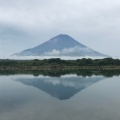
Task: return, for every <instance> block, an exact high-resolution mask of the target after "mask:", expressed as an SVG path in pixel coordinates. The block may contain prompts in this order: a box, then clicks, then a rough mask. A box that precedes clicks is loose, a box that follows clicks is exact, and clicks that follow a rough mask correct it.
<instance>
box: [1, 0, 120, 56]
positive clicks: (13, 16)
mask: <svg viewBox="0 0 120 120" xmlns="http://www.w3.org/2000/svg"><path fill="white" fill-rule="evenodd" d="M58 34H68V35H70V36H72V37H73V38H75V39H76V40H78V41H79V42H81V43H82V44H84V45H86V46H88V47H90V48H92V49H94V50H97V51H99V52H101V53H104V54H107V55H110V56H116V57H120V0H0V58H7V57H9V56H10V55H11V54H13V53H16V52H19V51H21V50H24V49H26V48H32V47H34V46H36V45H39V44H41V43H43V42H45V41H47V40H49V39H50V38H52V37H54V36H57V35H58Z"/></svg>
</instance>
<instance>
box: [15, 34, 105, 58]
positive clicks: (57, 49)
mask: <svg viewBox="0 0 120 120" xmlns="http://www.w3.org/2000/svg"><path fill="white" fill-rule="evenodd" d="M14 55H16V56H57V57H59V56H69V57H86V56H91V57H107V55H104V54H102V53H99V52H97V51H95V50H93V49H91V48H88V47H87V46H85V45H83V44H81V43H79V42H77V41H76V40H75V39H73V38H72V37H70V36H69V35H65V34H60V35H58V36H56V37H54V38H52V39H50V40H48V41H46V42H44V43H43V44H41V45H38V46H36V47H34V48H30V49H26V50H23V51H21V52H19V53H16V54H14Z"/></svg>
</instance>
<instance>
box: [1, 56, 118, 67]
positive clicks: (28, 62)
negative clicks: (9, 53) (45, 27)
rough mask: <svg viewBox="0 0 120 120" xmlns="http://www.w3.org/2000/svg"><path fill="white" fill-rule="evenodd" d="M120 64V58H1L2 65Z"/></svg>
mask: <svg viewBox="0 0 120 120" xmlns="http://www.w3.org/2000/svg"><path fill="white" fill-rule="evenodd" d="M55 65H59V66H120V60H119V59H113V58H104V59H94V60H93V59H90V58H88V59H86V58H82V59H77V60H61V59H60V58H51V59H44V60H38V59H34V60H10V59H4V60H2V59H1V60H0V66H21V67H22V66H55Z"/></svg>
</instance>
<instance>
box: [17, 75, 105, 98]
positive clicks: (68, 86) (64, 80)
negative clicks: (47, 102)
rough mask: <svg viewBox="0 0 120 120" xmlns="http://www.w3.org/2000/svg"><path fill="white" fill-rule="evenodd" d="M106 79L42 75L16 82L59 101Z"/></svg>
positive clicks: (18, 79)
mask: <svg viewBox="0 0 120 120" xmlns="http://www.w3.org/2000/svg"><path fill="white" fill-rule="evenodd" d="M104 78H105V77H103V76H91V77H82V76H77V75H75V74H73V75H72V74H71V75H64V76H61V77H49V76H42V75H40V76H38V77H30V78H26V77H21V78H16V81H18V82H21V83H23V84H24V85H28V86H33V87H35V88H38V89H39V90H42V91H44V92H46V93H48V94H49V95H51V96H53V97H55V98H57V99H59V100H67V99H70V98H71V97H73V96H74V95H75V94H76V93H78V92H80V91H82V90H83V89H86V88H87V87H89V86H91V85H92V84H94V83H96V82H99V81H101V80H103V79H104Z"/></svg>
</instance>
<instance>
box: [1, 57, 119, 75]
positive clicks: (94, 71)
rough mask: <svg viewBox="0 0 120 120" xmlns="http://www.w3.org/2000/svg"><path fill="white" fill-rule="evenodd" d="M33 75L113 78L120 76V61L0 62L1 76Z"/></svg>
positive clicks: (54, 60) (58, 59) (56, 59)
mask: <svg viewBox="0 0 120 120" xmlns="http://www.w3.org/2000/svg"><path fill="white" fill-rule="evenodd" d="M11 74H13V75H14V74H33V75H34V76H39V75H44V76H55V77H60V76H61V75H66V74H76V75H78V76H79V75H81V76H92V75H103V76H106V77H112V76H114V75H120V60H119V59H112V58H104V59H95V60H92V59H86V58H83V59H77V60H61V59H60V58H52V59H44V60H38V59H34V60H10V59H4V60H2V59H1V60H0V75H11Z"/></svg>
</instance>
